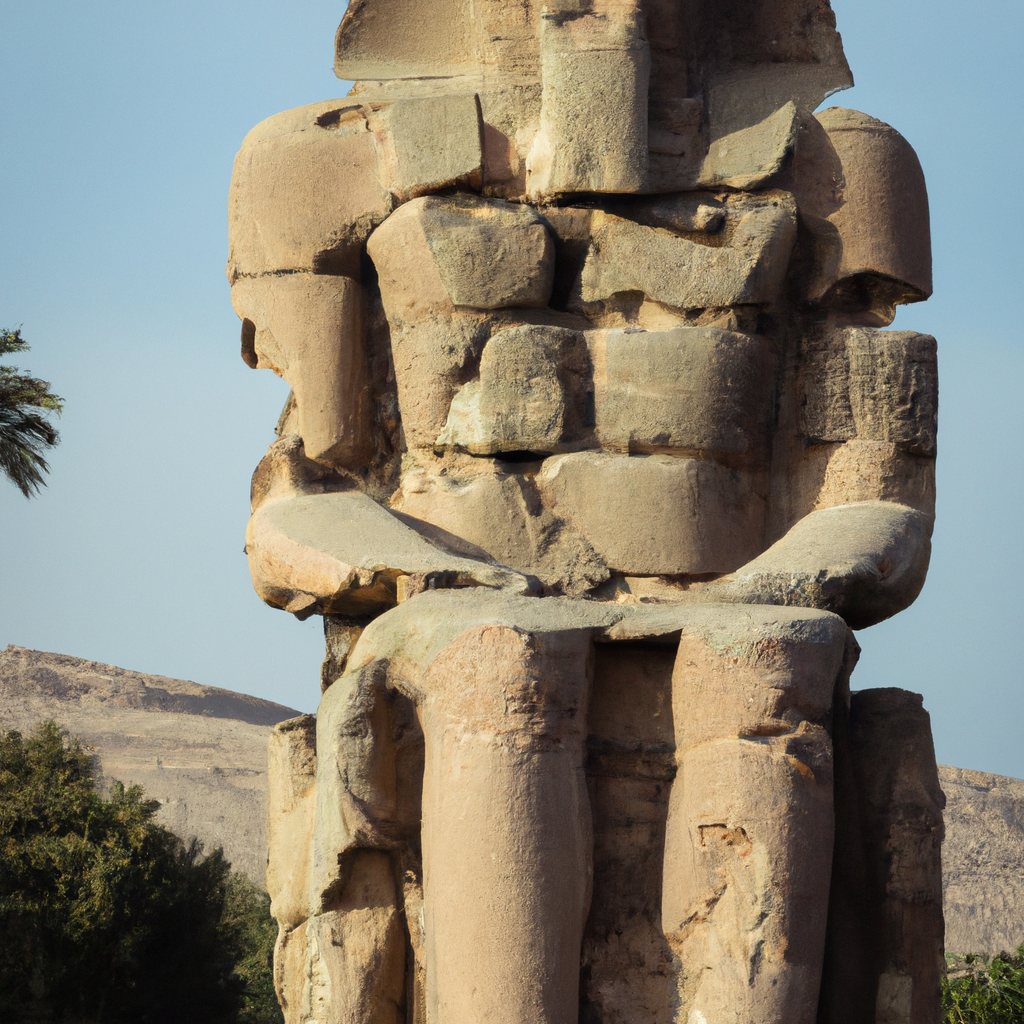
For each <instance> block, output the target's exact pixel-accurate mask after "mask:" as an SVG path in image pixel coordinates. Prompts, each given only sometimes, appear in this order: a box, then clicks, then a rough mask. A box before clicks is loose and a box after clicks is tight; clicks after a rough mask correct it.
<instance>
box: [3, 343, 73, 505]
mask: <svg viewBox="0 0 1024 1024" xmlns="http://www.w3.org/2000/svg"><path fill="white" fill-rule="evenodd" d="M27 351H28V344H27V343H26V342H25V341H23V340H22V337H21V331H20V330H17V331H6V330H0V356H6V355H10V354H11V353H12V352H27ZM63 408H64V400H63V399H62V398H59V397H58V396H57V395H55V394H53V393H52V392H51V391H50V385H49V384H48V383H47V382H46V381H45V380H39V378H38V377H30V376H29V375H28V374H25V373H19V372H18V371H17V370H16V369H15V368H14V367H13V366H0V471H2V472H3V473H4V474H5V475H6V476H7V478H8V479H9V480H10V481H11V482H12V483H13V484H14V485H15V486H16V487H18V488H19V489H20V490H21V493H22V494H24V495H25V497H26V498H31V497H32V495H33V494H34V493H36V492H37V491H38V490H39V488H40V487H42V486H43V485H44V484H45V483H46V481H45V480H44V479H43V474H44V473H48V472H49V471H50V467H49V464H48V463H47V461H46V459H45V458H43V452H44V451H46V450H47V449H49V448H53V447H54V446H55V445H56V444H57V443H58V441H60V434H58V433H57V431H56V430H55V429H54V427H53V426H52V424H51V423H50V421H49V420H48V419H47V418H46V415H45V413H57V414H58V415H59V414H60V412H61V410H62V409H63Z"/></svg>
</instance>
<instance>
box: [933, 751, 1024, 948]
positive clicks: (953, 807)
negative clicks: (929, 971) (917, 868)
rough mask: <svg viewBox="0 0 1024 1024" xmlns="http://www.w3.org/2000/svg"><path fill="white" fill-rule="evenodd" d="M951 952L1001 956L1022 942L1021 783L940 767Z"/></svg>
mask: <svg viewBox="0 0 1024 1024" xmlns="http://www.w3.org/2000/svg"><path fill="white" fill-rule="evenodd" d="M939 780H940V782H941V783H942V789H943V791H944V792H945V794H946V812H945V815H946V842H945V844H944V845H943V847H942V875H943V896H944V902H945V914H946V949H948V950H949V951H951V952H957V953H967V952H986V953H998V952H999V951H1000V950H1003V949H1014V948H1015V947H1016V946H1018V945H1019V944H1020V943H1022V942H1024V781H1021V780H1020V779H1007V778H1005V777H1004V776H1002V775H987V774H985V773H984V772H972V771H968V770H966V769H964V768H949V767H947V766H946V765H941V766H940V767H939Z"/></svg>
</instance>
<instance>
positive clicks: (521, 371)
mask: <svg viewBox="0 0 1024 1024" xmlns="http://www.w3.org/2000/svg"><path fill="white" fill-rule="evenodd" d="M589 391H590V360H589V357H588V354H587V346H586V342H585V341H584V339H583V337H582V335H580V334H579V333H578V332H575V331H567V330H565V329H564V328H560V327H544V326H534V325H526V324H524V325H523V326H521V327H507V328H505V329H504V330H502V331H498V332H496V333H495V334H492V335H491V337H490V338H489V339H488V340H487V343H486V345H485V346H484V350H483V354H482V355H481V356H480V374H479V377H477V378H476V379H475V380H472V381H470V382H469V383H467V384H465V385H464V386H463V387H462V389H461V390H460V391H459V392H458V394H456V395H455V397H454V399H453V400H452V405H451V412H450V413H449V414H448V421H447V422H446V423H445V426H444V429H443V430H442V431H441V433H440V435H439V436H438V438H437V441H436V444H435V447H438V448H442V447H453V448H461V449H462V450H464V451H467V452H472V453H473V454H474V455H493V454H495V453H498V452H519V451H535V452H554V451H558V450H559V449H560V448H561V447H562V446H563V442H566V441H571V440H574V436H575V435H578V434H579V433H580V432H582V428H583V426H584V423H585V417H586V406H587V397H588V392H589ZM574 428H575V429H574Z"/></svg>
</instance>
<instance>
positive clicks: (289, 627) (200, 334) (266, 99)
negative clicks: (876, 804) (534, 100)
mask: <svg viewBox="0 0 1024 1024" xmlns="http://www.w3.org/2000/svg"><path fill="white" fill-rule="evenodd" d="M833 8H834V10H835V12H836V15H837V18H838V23H839V29H840V31H841V32H842V34H843V40H844V43H845V47H846V54H847V57H848V59H849V62H850V65H851V67H852V68H853V72H854V76H855V78H856V80H857V83H858V84H857V86H856V87H855V88H854V89H853V90H850V91H848V92H846V93H841V94H839V95H837V96H835V97H833V98H831V99H830V100H829V101H827V104H826V105H842V106H850V107H855V108H857V109H860V110H864V111H866V112H868V113H870V114H873V115H874V116H876V117H879V118H881V119H882V120H884V121H887V122H889V123H890V124H893V125H894V126H895V127H897V128H898V129H899V130H900V131H901V132H903V134H904V135H905V136H906V137H907V138H908V139H909V140H910V142H911V143H912V144H913V145H914V147H915V148H916V149H917V152H918V154H919V156H920V157H921V162H922V165H923V167H924V170H925V175H926V177H927V179H928V185H929V194H930V199H931V209H932V240H933V247H934V255H935V296H934V297H933V298H932V299H931V300H930V301H929V302H927V303H925V304H922V305H915V306H909V307H904V308H903V309H902V310H901V312H900V314H899V316H898V317H897V320H896V323H895V324H894V327H895V328H897V329H906V330H909V329H912V330H919V331H924V332H926V333H930V334H934V335H935V336H936V337H937V338H938V341H939V360H940V362H939V367H940V378H941V388H940V391H941V402H940V414H939V446H940V447H939V452H940V454H939V463H938V488H939V505H938V518H937V524H936V531H935V537H934V551H933V558H932V568H931V573H930V577H929V582H928V583H927V585H926V587H925V590H924V592H923V593H922V595H921V597H920V598H919V599H918V601H917V603H916V604H915V605H914V606H913V607H912V608H911V609H909V610H908V611H906V612H904V613H903V614H901V615H899V616H898V617H896V618H895V619H893V620H890V621H889V622H887V623H883V624H881V625H879V626H876V627H872V628H871V629H868V630H864V631H862V632H861V633H860V634H859V635H858V639H859V641H860V643H861V646H862V648H863V651H864V653H863V656H862V659H861V663H860V665H859V667H858V669H857V671H856V673H855V675H854V680H853V685H854V687H855V688H866V687H873V686H901V687H904V688H907V689H911V690H916V691H918V692H920V693H923V694H924V697H925V706H926V707H927V708H928V709H929V710H930V711H931V714H932V723H933V730H934V734H935V740H936V752H937V755H938V758H939V760H940V761H942V762H944V763H947V764H955V765H959V766H960V767H964V768H974V769H979V770H983V771H991V772H995V773H999V774H1004V775H1012V776H1015V777H1018V778H1021V777H1024V742H1022V734H1024V692H1022V691H1024V686H1022V684H1024V672H1022V669H1021V658H1020V654H1019V647H1018V645H1019V644H1020V640H1021V635H1022V633H1024V629H1022V626H1024V613H1022V610H1021V600H1020V597H1019V589H1020V582H1019V581H1020V579H1021V576H1022V572H1021V570H1022V568H1024V565H1022V563H1024V543H1022V540H1021V522H1020V520H1021V501H1022V496H1024V487H1022V478H1024V474H1022V469H1024V466H1022V462H1024V457H1022V453H1021V447H1020V445H1021V440H1022V437H1024V401H1022V398H1021V396H1020V391H1021V384H1022V382H1024V350H1022V345H1021V337H1020V336H1021V328H1020V323H1019V321H1018V319H1017V315H1016V314H1014V312H1013V310H1014V309H1016V308H1018V303H1017V301H1016V300H1017V296H1018V295H1019V294H1020V291H1021V285H1020V276H1021V271H1022V267H1021V257H1020V239H1021V237H1022V227H1024V224H1022V221H1024V217H1022V213H1021V205H1020V201H1019V200H1017V201H1014V200H1013V199H1012V196H1013V195H1016V194H1017V188H1016V181H1017V179H1016V178H1015V175H1016V174H1019V173H1020V170H1021V168H1022V166H1024V152H1022V148H1024V147H1022V144H1021V125H1022V124H1024V95H1022V88H1021V83H1020V72H1019V69H1020V62H1021V54H1022V52H1024V46H1022V43H1024V6H1022V5H1021V3H1020V0H978V2H976V3H974V4H973V5H972V6H971V7H970V9H969V10H968V9H967V8H966V7H965V6H964V5H962V4H959V3H956V4H954V3H952V2H950V0H939V2H935V0H933V2H925V0H833ZM343 11H344V4H343V3H337V2H336V3H325V2H323V0H310V2H307V3H301V4H299V3H292V4H280V3H279V4H272V3H267V2H251V3H240V2H238V0H230V2H227V0H206V2H204V3H198V2H195V0H179V2H178V3H176V4H174V5H166V4H159V5H158V4H140V3H138V2H128V0H121V2H113V0H95V2H93V3H90V4H84V3H72V2H54V0H32V2H28V0H3V3H2V4H0V57H2V62H3V63H2V66H3V68H4V76H3V86H2V92H0V145H2V151H3V159H2V172H0V174H2V177H0V239H2V246H0V260H2V271H0V326H3V327H17V326H21V327H22V330H23V333H24V336H25V337H26V339H27V340H28V341H29V342H30V344H31V345H32V351H30V352H29V353H26V354H25V355H23V356H20V357H17V358H15V359H13V360H7V362H8V363H11V362H13V363H14V364H15V365H18V366H20V367H21V368H22V369H27V370H31V371H32V372H33V373H34V374H36V375H38V376H41V377H44V378H45V379H47V380H49V381H51V382H52V384H53V388H54V390H55V391H56V392H57V393H58V394H60V395H62V396H63V397H64V398H65V399H66V400H67V408H66V411H65V414H64V416H63V418H62V420H61V421H60V423H59V426H60V429H61V431H62V435H63V441H62V444H61V446H60V447H59V448H58V449H57V450H56V451H55V452H54V454H53V457H52V459H51V464H52V473H51V474H50V477H49V486H48V487H47V488H46V489H45V490H44V491H43V492H42V494H41V495H40V496H39V497H37V498H35V499H33V500H31V501H26V500H25V499H24V498H22V496H21V494H20V492H18V491H17V490H16V489H15V488H14V487H13V486H12V485H10V484H8V483H7V482H5V481H2V480H0V516H2V517H3V526H4V528H3V530H2V533H0V647H2V646H3V645H6V644H7V643H14V644H18V645H20V646H24V647H34V648H38V649H41V650H49V651H59V652H61V653H64V654H71V655H76V656H78V657H83V658H90V659H95V660H98V661H103V662H109V663H112V664H116V665H120V666H123V667H125V668H130V669H137V670H140V671H145V672H152V673H158V674H162V675H168V676H175V677H179V678H184V679H193V680H195V681H197V682H200V683H205V684H208V685H214V686H224V687H228V688H230V689H235V690H241V691H244V692H248V693H252V694H255V695H257V696H260V697H265V698H268V699H271V700H276V701H279V702H280V703H282V704H286V705H289V706H292V707H296V708H299V709H300V710H303V711H312V710H314V709H315V705H316V703H317V701H318V699H319V686H318V666H319V662H320V659H321V657H322V651H323V645H322V636H321V631H320V620H319V619H318V618H313V619H310V620H308V621H307V622H305V623H300V622H298V621H296V620H295V619H293V618H292V617H291V616H289V615H287V614H285V613H283V612H278V611H272V610H271V609H269V608H266V607H264V606H263V605H262V604H261V603H260V601H259V600H258V599H257V597H256V596H255V594H254V592H253V590H252V586H251V583H250V581H249V577H248V570H247V566H246V561H245V557H244V555H243V553H242V544H243V538H244V530H245V523H246V519H247V515H248V481H249V476H250V474H251V472H252V470H253V468H254V467H255V465H256V463H257V462H258V461H259V458H260V457H261V456H262V454H263V452H264V450H265V449H266V447H267V445H268V444H269V443H270V442H271V441H272V440H273V427H274V424H275V422H276V420H277V415H278V412H279V410H280V407H281V405H282V403H283V401H284V399H285V396H286V394H287V387H286V386H285V385H284V383H283V382H282V381H280V380H278V379H277V378H275V377H274V376H273V375H272V374H270V373H267V372H253V371H250V370H248V369H247V368H246V367H245V366H244V365H243V363H242V361H241V359H240V358H239V355H238V351H239V345H238V335H239V329H238V321H237V319H236V318H235V316H234V313H233V312H232V310H231V305H230V301H229V297H228V288H227V283H226V281H225V278H224V271H223V266H224V260H225V256H226V251H227V242H226V223H225V222H226V213H225V208H226V196H227V185H228V180H229V177H230V174H231V163H232V159H233V156H234V153H235V151H236V150H237V148H238V145H239V143H240V142H241V140H242V138H243V136H244V135H245V133H246V131H248V129H249V128H251V127H252V126H253V125H255V124H256V123H257V122H258V121H260V120H262V119H263V118H264V117H267V116H269V115H271V114H273V113H275V112H277V111H279V110H284V109H287V108H289V107H294V106H299V105H301V104H304V103H310V102H314V101H316V100H320V99H327V98H331V97H336V96H342V95H344V93H345V91H346V90H347V85H346V84H343V83H340V82H338V80H337V79H335V78H334V75H333V72H332V64H331V61H332V43H333V35H334V31H335V29H336V27H337V24H338V22H339V21H340V19H341V15H342V14H343ZM1007 196H1010V197H1011V199H1009V200H1007V199H1006V197H1007Z"/></svg>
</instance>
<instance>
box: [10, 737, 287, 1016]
mask: <svg viewBox="0 0 1024 1024" xmlns="http://www.w3.org/2000/svg"><path fill="white" fill-rule="evenodd" d="M95 783H96V779H95V773H94V769H93V766H92V762H91V760H90V758H89V756H88V754H87V753H86V752H85V751H84V750H83V749H82V747H81V745H80V744H79V743H78V742H77V741H76V740H71V739H69V738H68V736H67V734H66V733H64V732H63V731H62V730H60V729H59V728H58V727H57V726H56V725H55V724H54V723H53V722H46V723H44V724H43V725H41V726H40V727H39V728H38V729H36V730H35V732H34V733H33V734H32V735H31V736H29V737H28V738H25V737H23V736H22V735H21V734H20V733H18V732H7V733H4V734H0V1020H4V1021H8V1020H10V1021H39V1022H50V1021H62V1020H64V1021H75V1022H76V1024H99V1022H103V1024H122V1022H123V1024H179V1022H180V1021H183V1020H188V1021H194V1022H197V1024H236V1022H240V1021H244V1022H247V1024H264V1022H267V1024H269V1022H271V1021H276V1022H280V1020H281V1017H280V1013H279V1011H278V1010H277V1007H276V1000H274V999H273V990H272V985H271V984H270V968H269V964H268V960H267V953H268V950H269V949H271V948H272V944H273V938H272V927H273V926H272V923H271V922H270V919H269V916H268V914H267V903H268V900H267V899H266V897H265V896H263V894H261V893H260V892H259V891H258V890H257V889H256V888H255V887H254V886H252V885H251V883H248V882H247V881H246V880H245V879H241V878H239V877H238V876H232V874H231V870H230V865H229V864H228V863H227V861H225V860H224V857H223V855H222V853H221V851H220V850H216V851H214V852H213V853H212V854H211V855H209V856H207V857H203V856H202V851H201V848H200V846H199V844H198V843H196V842H193V843H192V844H191V846H186V845H185V844H184V843H182V841H181V840H180V839H178V838H177V837H176V836H175V835H173V834H172V833H171V832H168V831H167V830H166V829H164V828H162V827H161V826H160V825H158V824H157V823H156V822H155V821H154V820H153V816H154V814H155V812H156V809H157V804H156V803H155V802H154V801H149V800H146V799H145V798H144V797H143V794H142V791H141V789H140V788H139V787H132V788H130V789H125V788H124V787H123V786H121V785H119V784H117V785H115V786H114V789H113V792H112V793H111V795H110V797H109V798H108V799H104V798H103V797H102V796H100V795H99V794H98V793H97V792H96V787H95ZM268 995H269V999H270V1002H269V1004H268V1002H267V999H268Z"/></svg>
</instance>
